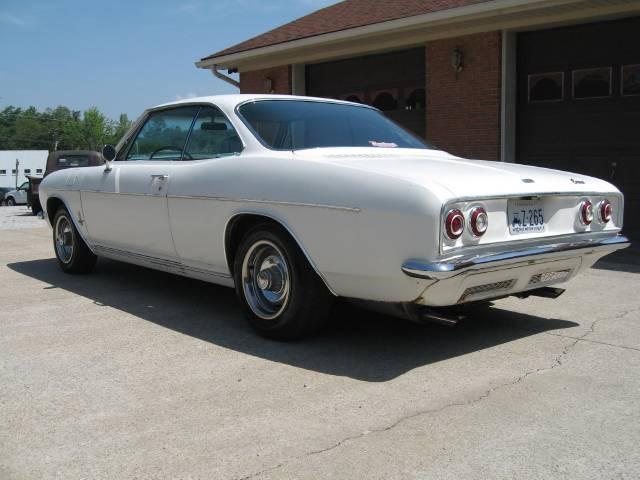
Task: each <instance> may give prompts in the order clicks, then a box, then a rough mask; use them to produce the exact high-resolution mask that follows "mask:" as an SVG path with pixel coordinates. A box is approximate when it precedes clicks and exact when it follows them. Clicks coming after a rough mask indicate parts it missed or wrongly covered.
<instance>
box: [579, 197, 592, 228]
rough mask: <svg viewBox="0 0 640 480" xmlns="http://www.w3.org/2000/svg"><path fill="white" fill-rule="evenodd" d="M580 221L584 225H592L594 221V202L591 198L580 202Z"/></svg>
mask: <svg viewBox="0 0 640 480" xmlns="http://www.w3.org/2000/svg"><path fill="white" fill-rule="evenodd" d="M580 222H582V224H583V225H591V222H593V204H592V203H591V202H590V201H589V200H585V201H583V202H582V203H581V204H580Z"/></svg>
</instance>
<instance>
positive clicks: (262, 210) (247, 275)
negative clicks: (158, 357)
mask: <svg viewBox="0 0 640 480" xmlns="http://www.w3.org/2000/svg"><path fill="white" fill-rule="evenodd" d="M103 155H104V157H105V159H106V163H105V165H104V166H97V167H85V168H78V169H68V170H64V171H59V172H55V173H53V174H51V175H49V176H48V177H47V178H46V179H45V180H44V181H43V182H42V185H41V187H40V197H41V200H42V205H43V207H44V209H45V211H46V217H47V218H48V219H49V221H50V223H51V225H52V226H53V244H54V247H55V253H56V256H57V258H58V260H59V263H60V266H61V267H62V269H63V270H64V271H65V272H69V273H81V272H88V271H89V270H91V269H92V267H93V266H94V264H95V262H96V256H104V257H109V258H113V259H117V260H122V261H125V262H131V263H135V264H139V265H143V266H146V267H151V268H155V269H159V270H164V271H168V272H171V273H175V274H179V275H184V276H187V277H193V278H198V279H202V280H205V281H209V282H212V283H217V284H221V285H226V286H229V287H234V286H235V289H236V292H237V295H238V297H239V299H240V303H241V305H242V307H243V310H244V311H245V313H246V316H247V317H248V319H249V321H250V323H251V325H253V327H255V328H256V329H257V330H258V332H260V333H261V334H263V335H266V336H269V337H272V338H294V337H300V336H302V335H305V334H308V333H310V332H311V331H313V330H315V329H317V328H318V327H320V326H321V325H322V324H323V322H324V321H325V320H326V318H327V316H328V313H329V307H330V305H331V300H332V298H333V297H334V296H339V297H346V298H350V299H359V300H364V301H368V302H369V304H370V305H373V306H377V307H380V308H382V307H385V308H387V309H388V310H390V311H395V312H401V313H402V314H403V315H405V316H407V317H409V318H411V319H414V320H420V319H424V318H440V319H444V320H446V319H447V318H450V317H448V316H447V315H446V314H445V313H443V312H444V310H443V309H441V308H440V307H447V306H452V305H457V304H461V303H467V302H478V301H487V300H491V299H495V298H499V297H504V296H509V295H515V294H520V295H527V294H538V295H546V296H554V295H556V294H557V293H558V292H559V291H560V290H559V289H553V288H550V286H551V285H555V284H558V283H561V282H565V281H567V280H569V279H570V278H572V277H573V276H575V275H576V274H577V273H578V272H579V271H581V270H582V269H585V268H588V267H589V266H591V265H592V264H593V263H594V262H595V261H596V260H597V259H599V258H600V257H602V256H603V255H606V254H607V253H610V252H612V251H614V250H617V249H620V248H623V247H625V246H627V244H628V240H627V239H626V238H624V237H622V236H621V235H620V234H619V232H620V230H621V227H622V214H623V197H622V194H621V193H620V192H619V191H618V190H617V189H616V188H615V187H614V186H613V185H611V184H609V183H607V182H605V181H603V180H599V179H596V178H591V177H587V176H584V175H576V174H571V173H565V172H560V171H555V170H548V169H544V168H535V167H529V166H524V165H514V164H511V163H500V162H487V161H474V160H464V159H462V158H458V157H455V156H453V155H450V154H448V153H445V152H443V151H441V150H438V149H436V148H433V147H430V146H428V145H426V144H425V143H423V142H422V141H421V140H419V139H418V138H416V137H414V136H413V135H412V134H410V133H408V132H406V131H405V130H403V129H402V128H400V127H399V126H397V125H396V124H394V123H393V122H391V121H390V120H388V119H387V118H386V117H385V116H384V115H383V114H382V113H380V112H379V111H378V110H376V109H374V108H371V107H368V106H364V105H358V104H353V103H348V102H340V101H333V100H326V99H315V98H307V97H292V96H272V95H230V96H218V97H203V98H195V99H189V100H185V101H180V102H175V103H171V104H166V105H161V106H159V107H156V108H152V109H149V110H148V111H146V112H145V113H144V114H143V115H142V116H141V117H140V119H139V120H138V121H137V122H136V123H135V124H134V125H133V126H132V128H131V129H130V131H129V132H128V133H127V134H126V135H125V136H124V138H123V139H122V140H121V141H120V143H119V144H118V145H117V146H116V147H112V146H106V147H105V150H104V152H103Z"/></svg>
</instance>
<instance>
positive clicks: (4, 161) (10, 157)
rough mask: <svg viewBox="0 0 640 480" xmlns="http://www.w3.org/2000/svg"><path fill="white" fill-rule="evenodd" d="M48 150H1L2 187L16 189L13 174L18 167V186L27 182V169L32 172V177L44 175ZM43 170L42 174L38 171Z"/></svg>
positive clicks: (0, 175)
mask: <svg viewBox="0 0 640 480" xmlns="http://www.w3.org/2000/svg"><path fill="white" fill-rule="evenodd" d="M48 155H49V151H48V150H0V187H12V188H13V187H15V186H16V176H15V175H14V174H13V173H12V172H13V170H15V168H16V159H18V160H19V161H20V165H19V166H18V185H20V184H21V183H23V182H26V181H27V178H26V177H25V176H24V175H25V172H24V171H25V169H26V170H31V173H30V175H42V173H44V168H45V165H46V163H47V156H48ZM38 169H41V170H42V172H41V173H37V170H38Z"/></svg>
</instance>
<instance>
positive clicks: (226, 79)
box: [207, 65, 240, 89]
mask: <svg viewBox="0 0 640 480" xmlns="http://www.w3.org/2000/svg"><path fill="white" fill-rule="evenodd" d="M207 68H210V67H207ZM211 73H213V76H214V77H216V78H219V79H220V80H222V81H223V82H227V83H228V84H229V85H233V86H234V87H236V88H238V89H239V88H240V82H238V81H237V80H234V79H233V78H231V77H229V76H227V75H225V74H224V73H221V72H220V70H219V67H218V65H214V66H213V68H211Z"/></svg>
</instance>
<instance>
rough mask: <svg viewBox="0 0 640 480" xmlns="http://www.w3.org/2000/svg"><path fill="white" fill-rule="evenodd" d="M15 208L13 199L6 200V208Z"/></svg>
mask: <svg viewBox="0 0 640 480" xmlns="http://www.w3.org/2000/svg"><path fill="white" fill-rule="evenodd" d="M15 206H16V201H15V200H14V199H13V197H9V198H7V207H15Z"/></svg>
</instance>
